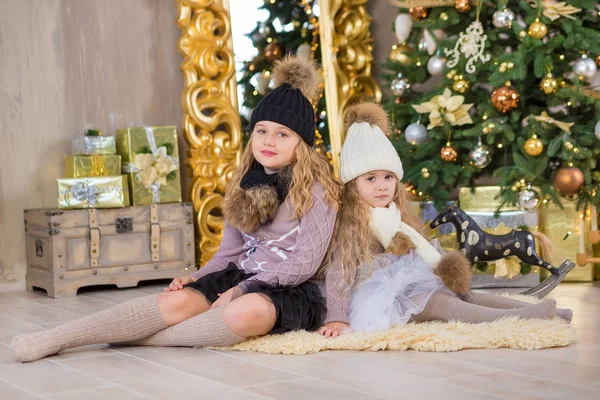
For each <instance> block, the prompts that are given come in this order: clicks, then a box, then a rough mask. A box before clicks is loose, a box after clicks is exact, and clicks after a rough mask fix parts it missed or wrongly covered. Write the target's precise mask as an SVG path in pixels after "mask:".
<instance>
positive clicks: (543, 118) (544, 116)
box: [533, 111, 575, 133]
mask: <svg viewBox="0 0 600 400" xmlns="http://www.w3.org/2000/svg"><path fill="white" fill-rule="evenodd" d="M533 118H534V119H535V120H536V121H538V122H544V123H546V124H551V125H554V126H556V127H558V128H560V129H561V130H563V131H565V132H567V133H571V127H572V126H573V125H575V122H562V121H559V120H557V119H554V118H552V117H551V116H549V115H548V113H547V112H546V111H542V113H541V114H540V115H535V116H534V117H533Z"/></svg>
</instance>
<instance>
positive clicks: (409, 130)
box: [404, 123, 429, 145]
mask: <svg viewBox="0 0 600 400" xmlns="http://www.w3.org/2000/svg"><path fill="white" fill-rule="evenodd" d="M404 138H405V139H406V141H407V142H408V143H410V144H415V145H416V144H421V143H424V142H425V141H426V140H427V138H429V132H427V128H426V127H425V125H423V124H420V123H412V124H410V125H408V126H407V127H406V129H405V130H404Z"/></svg>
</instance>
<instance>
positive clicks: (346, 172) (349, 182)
mask: <svg viewBox="0 0 600 400" xmlns="http://www.w3.org/2000/svg"><path fill="white" fill-rule="evenodd" d="M387 120H388V118H387V114H386V112H385V111H384V110H383V108H381V106H379V105H377V104H372V103H362V104H358V105H355V106H352V107H350V109H349V110H348V113H347V116H346V121H345V122H346V123H345V125H346V130H347V136H346V141H345V143H344V145H343V147H342V152H341V169H340V178H341V181H342V183H343V184H344V192H343V195H342V207H341V209H340V212H339V213H338V221H337V225H336V230H335V232H334V237H333V240H332V245H331V247H330V251H329V253H328V255H327V258H326V262H325V264H324V267H323V269H322V271H321V273H322V275H324V276H325V287H326V300H327V318H326V320H325V324H324V325H323V326H322V327H321V329H320V330H319V332H320V333H322V334H323V335H325V336H328V337H330V336H333V337H335V336H337V335H338V334H339V333H340V332H342V331H343V330H345V329H347V328H350V327H351V328H352V329H353V330H356V331H374V330H385V329H388V328H389V327H390V326H392V325H402V324H405V323H407V322H409V321H417V322H419V321H428V320H445V321H448V320H458V321H463V322H470V323H479V322H487V321H494V320H496V319H498V318H502V317H506V316H518V317H523V318H546V319H549V318H552V317H553V316H554V315H555V314H560V315H561V316H562V317H563V318H565V319H567V320H570V318H571V313H570V310H557V309H556V301H555V300H546V301H543V302H542V303H539V304H535V305H533V304H529V303H524V302H520V301H515V300H511V299H508V298H505V297H501V296H498V295H489V294H480V293H472V292H470V291H469V289H470V285H471V266H470V264H469V262H468V260H467V259H466V258H465V257H464V256H463V255H462V254H460V253H458V252H449V253H444V252H443V251H442V250H441V248H440V247H439V246H438V245H437V242H436V243H434V244H433V245H432V244H430V243H429V242H428V241H427V240H426V239H425V238H424V237H423V236H422V234H421V228H422V226H423V224H422V222H421V221H419V218H418V217H417V216H416V215H415V213H414V212H413V211H412V209H411V208H410V204H409V200H408V198H407V195H406V190H405V187H404V185H403V184H402V183H401V182H400V180H401V179H402V176H403V170H402V162H401V161H400V158H399V157H398V153H397V152H396V150H395V149H394V146H393V145H392V143H391V142H390V141H389V140H388V139H387V137H386V135H385V133H384V132H386V131H387V129H388V126H387Z"/></svg>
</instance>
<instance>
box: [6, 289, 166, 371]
mask: <svg viewBox="0 0 600 400" xmlns="http://www.w3.org/2000/svg"><path fill="white" fill-rule="evenodd" d="M166 327H167V324H166V323H165V321H164V318H163V316H162V314H161V312H160V309H159V306H158V296H157V295H151V296H144V297H140V298H137V299H134V300H130V301H127V302H125V303H122V304H119V305H116V306H113V307H110V308H108V309H106V310H103V311H100V312H97V313H95V314H92V315H88V316H87V317H83V318H80V319H78V320H75V321H72V322H68V323H66V324H64V325H61V326H58V327H56V328H53V329H50V330H47V331H43V332H36V333H31V334H27V335H19V336H15V337H14V338H13V340H12V342H11V348H12V350H13V352H14V353H15V355H16V356H17V358H19V359H20V360H21V361H23V362H29V361H35V360H39V359H40V358H44V357H46V356H49V355H52V354H56V353H58V352H59V351H61V350H65V349H68V348H71V347H77V346H85V345H89V344H97V343H109V342H118V341H128V340H136V339H140V338H143V337H147V336H149V335H152V334H153V333H156V332H158V331H160V330H162V329H165V328H166Z"/></svg>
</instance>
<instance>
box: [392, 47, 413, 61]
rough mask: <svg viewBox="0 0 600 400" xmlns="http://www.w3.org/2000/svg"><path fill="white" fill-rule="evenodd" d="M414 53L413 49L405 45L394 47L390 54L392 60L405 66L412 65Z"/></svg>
mask: <svg viewBox="0 0 600 400" xmlns="http://www.w3.org/2000/svg"><path fill="white" fill-rule="evenodd" d="M412 51H413V49H412V47H410V46H407V45H405V44H401V45H394V46H392V51H391V52H390V59H392V60H393V61H397V62H399V63H400V64H402V65H405V66H407V65H410V64H412V57H411V56H410V54H411V53H412Z"/></svg>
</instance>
